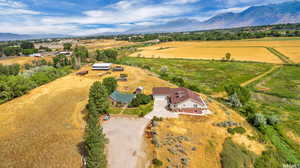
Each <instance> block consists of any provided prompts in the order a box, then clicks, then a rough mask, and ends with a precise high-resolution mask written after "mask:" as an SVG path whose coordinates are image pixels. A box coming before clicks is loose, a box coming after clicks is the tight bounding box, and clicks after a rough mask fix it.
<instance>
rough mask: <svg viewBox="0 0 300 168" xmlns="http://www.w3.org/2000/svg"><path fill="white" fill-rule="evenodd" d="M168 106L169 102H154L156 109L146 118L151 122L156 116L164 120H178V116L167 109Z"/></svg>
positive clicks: (157, 100) (158, 100)
mask: <svg viewBox="0 0 300 168" xmlns="http://www.w3.org/2000/svg"><path fill="white" fill-rule="evenodd" d="M167 105H168V102H167V100H160V99H156V100H154V107H153V110H152V112H150V113H149V114H147V115H146V116H145V118H146V119H149V120H151V119H152V118H153V117H154V116H156V117H163V118H177V117H178V114H176V113H172V112H170V111H168V110H167V109H166V107H167Z"/></svg>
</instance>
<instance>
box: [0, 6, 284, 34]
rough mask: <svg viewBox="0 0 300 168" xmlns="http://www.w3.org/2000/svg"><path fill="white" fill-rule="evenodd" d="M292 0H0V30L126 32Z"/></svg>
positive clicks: (34, 32) (77, 32)
mask: <svg viewBox="0 0 300 168" xmlns="http://www.w3.org/2000/svg"><path fill="white" fill-rule="evenodd" d="M285 1H289V0H0V17H1V19H0V32H1V33H17V34H65V35H77V36H81V35H93V34H99V33H108V32H124V31H127V30H130V29H131V28H134V27H137V26H148V25H149V26H150V25H156V24H162V23H166V22H168V21H172V20H176V19H182V18H189V19H196V20H199V21H203V20H206V19H209V18H211V17H213V16H215V15H218V14H221V13H225V12H241V11H243V10H245V9H247V8H248V7H250V6H255V5H264V4H270V3H274V2H276V3H279V2H285Z"/></svg>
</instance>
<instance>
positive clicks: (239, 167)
mask: <svg viewBox="0 0 300 168" xmlns="http://www.w3.org/2000/svg"><path fill="white" fill-rule="evenodd" d="M255 157H256V156H255V154H253V153H252V152H250V151H248V150H247V149H245V148H244V147H242V146H239V145H237V144H234V143H233V142H232V140H231V139H229V138H227V139H226V140H225V142H224V144H223V150H222V152H221V163H222V167H223V168H251V167H253V163H254V160H255Z"/></svg>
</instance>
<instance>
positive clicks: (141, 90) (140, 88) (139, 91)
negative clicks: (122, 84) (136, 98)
mask: <svg viewBox="0 0 300 168" xmlns="http://www.w3.org/2000/svg"><path fill="white" fill-rule="evenodd" d="M143 92H144V87H142V86H140V87H138V88H136V89H135V91H134V94H142V93H143Z"/></svg>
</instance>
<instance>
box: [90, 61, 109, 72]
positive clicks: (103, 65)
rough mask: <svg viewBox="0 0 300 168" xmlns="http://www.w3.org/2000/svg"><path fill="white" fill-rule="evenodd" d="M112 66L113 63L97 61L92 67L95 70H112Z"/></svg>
mask: <svg viewBox="0 0 300 168" xmlns="http://www.w3.org/2000/svg"><path fill="white" fill-rule="evenodd" d="M111 66H112V63H96V64H93V66H92V69H93V70H106V71H108V70H110V69H111Z"/></svg>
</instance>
